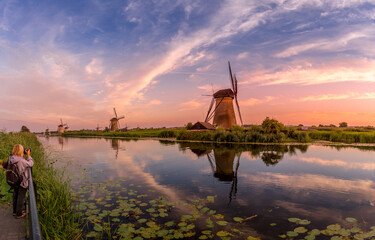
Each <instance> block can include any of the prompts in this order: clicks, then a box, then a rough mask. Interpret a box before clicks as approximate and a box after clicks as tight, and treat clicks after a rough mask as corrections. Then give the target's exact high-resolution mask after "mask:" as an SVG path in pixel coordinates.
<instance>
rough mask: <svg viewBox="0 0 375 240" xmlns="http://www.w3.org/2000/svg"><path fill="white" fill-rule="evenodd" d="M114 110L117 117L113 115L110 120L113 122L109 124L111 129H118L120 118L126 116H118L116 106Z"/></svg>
mask: <svg viewBox="0 0 375 240" xmlns="http://www.w3.org/2000/svg"><path fill="white" fill-rule="evenodd" d="M113 111H114V112H115V117H113V118H111V120H109V121H110V122H111V123H110V124H109V127H110V129H111V131H116V130H119V129H120V122H119V120H120V119H123V118H125V116H121V117H117V112H116V108H113Z"/></svg>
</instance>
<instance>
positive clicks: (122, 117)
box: [117, 116, 125, 120]
mask: <svg viewBox="0 0 375 240" xmlns="http://www.w3.org/2000/svg"><path fill="white" fill-rule="evenodd" d="M123 118H125V116H121V117H119V118H117V120H120V119H123Z"/></svg>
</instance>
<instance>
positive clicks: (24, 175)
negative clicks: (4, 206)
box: [8, 144, 34, 218]
mask: <svg viewBox="0 0 375 240" xmlns="http://www.w3.org/2000/svg"><path fill="white" fill-rule="evenodd" d="M30 154H31V149H30V148H28V149H24V148H23V146H22V145H20V144H16V145H14V147H13V151H12V155H10V156H9V160H8V165H9V164H15V165H16V166H17V168H18V174H19V175H20V179H21V181H20V183H19V185H17V186H14V187H13V216H15V217H16V218H23V217H25V216H26V213H25V211H24V210H23V207H24V203H25V196H26V191H27V188H28V187H29V171H28V170H27V168H29V167H32V166H33V165H34V161H33V158H32V157H31V155H30ZM24 155H27V158H26V159H25V158H24Z"/></svg>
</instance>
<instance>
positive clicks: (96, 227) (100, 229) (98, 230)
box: [94, 223, 103, 232]
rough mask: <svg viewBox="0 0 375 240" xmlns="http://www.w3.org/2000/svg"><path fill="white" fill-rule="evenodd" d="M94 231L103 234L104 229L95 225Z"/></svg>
mask: <svg viewBox="0 0 375 240" xmlns="http://www.w3.org/2000/svg"><path fill="white" fill-rule="evenodd" d="M94 230H95V231H97V232H102V231H103V227H102V226H101V225H99V224H96V223H95V224H94Z"/></svg>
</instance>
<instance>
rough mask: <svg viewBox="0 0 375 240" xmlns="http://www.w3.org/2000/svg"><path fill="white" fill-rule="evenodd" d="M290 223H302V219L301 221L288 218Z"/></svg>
mask: <svg viewBox="0 0 375 240" xmlns="http://www.w3.org/2000/svg"><path fill="white" fill-rule="evenodd" d="M288 221H289V222H292V223H298V222H299V221H301V219H299V218H288Z"/></svg>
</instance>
